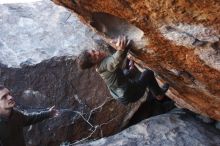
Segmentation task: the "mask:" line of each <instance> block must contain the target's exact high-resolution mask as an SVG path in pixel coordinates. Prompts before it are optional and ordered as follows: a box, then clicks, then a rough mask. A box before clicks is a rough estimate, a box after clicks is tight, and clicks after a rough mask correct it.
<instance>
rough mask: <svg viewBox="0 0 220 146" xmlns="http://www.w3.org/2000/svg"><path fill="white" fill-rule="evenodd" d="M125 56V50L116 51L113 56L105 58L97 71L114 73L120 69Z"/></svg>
mask: <svg viewBox="0 0 220 146" xmlns="http://www.w3.org/2000/svg"><path fill="white" fill-rule="evenodd" d="M126 55H127V50H125V51H116V52H115V53H114V54H113V55H110V56H108V57H106V58H105V59H104V60H103V61H102V62H101V63H100V65H99V66H98V68H97V71H98V72H100V73H101V72H103V71H109V72H114V71H115V70H116V69H117V68H119V67H120V65H121V64H122V62H123V60H124V59H125V57H126Z"/></svg>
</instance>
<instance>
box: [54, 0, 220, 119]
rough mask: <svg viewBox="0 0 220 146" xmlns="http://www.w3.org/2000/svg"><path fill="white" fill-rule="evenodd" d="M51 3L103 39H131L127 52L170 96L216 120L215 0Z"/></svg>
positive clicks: (219, 20) (219, 32) (218, 46)
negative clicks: (70, 12) (161, 82)
mask: <svg viewBox="0 0 220 146" xmlns="http://www.w3.org/2000/svg"><path fill="white" fill-rule="evenodd" d="M53 1H54V2H55V3H57V4H60V5H63V6H65V7H67V8H70V9H72V10H73V11H74V12H76V13H77V14H78V15H79V16H80V18H81V20H82V21H83V22H85V23H87V24H88V25H90V26H92V27H93V28H95V30H97V31H98V32H100V34H102V35H103V38H104V39H106V40H108V38H109V37H110V38H115V37H117V36H119V35H127V36H128V37H129V38H130V39H133V40H134V43H135V48H136V49H135V50H133V51H132V53H131V54H132V55H133V57H135V60H136V61H137V62H139V64H141V65H144V66H145V67H146V66H148V67H150V68H151V69H153V70H154V71H155V72H156V73H158V74H159V76H160V77H161V79H162V80H164V81H166V82H169V83H170V85H171V88H170V89H171V90H170V92H169V96H170V97H171V98H172V99H174V100H175V101H176V102H177V103H178V104H179V105H181V106H182V107H185V108H188V109H190V110H192V111H195V112H197V113H202V114H203V115H208V116H209V117H211V118H214V119H218V120H220V106H219V105H220V80H219V79H220V53H219V52H220V51H219V50H220V40H219V38H220V17H219V15H220V11H219V9H220V1H219V0H202V1H200V0H195V1H191V0H148V1H144V0H138V1H134V0H126V1H125V0H118V1H116V0H102V1H100V0H90V1H87V0H77V1H71V0H53ZM135 26H136V27H135Z"/></svg>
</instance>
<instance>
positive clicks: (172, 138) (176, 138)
mask: <svg viewBox="0 0 220 146" xmlns="http://www.w3.org/2000/svg"><path fill="white" fill-rule="evenodd" d="M119 145H120V146H143V145H145V146H158V145H160V146H182V145H200V146H214V145H216V146H217V145H220V132H219V131H218V130H216V129H215V128H214V126H213V125H208V124H205V123H202V122H201V121H200V120H199V119H197V118H195V115H193V114H191V113H189V112H186V111H183V110H176V111H172V112H170V113H168V114H164V115H159V116H156V117H152V118H149V119H147V120H144V121H142V122H140V123H139V124H137V125H135V126H132V127H130V128H128V129H126V130H124V131H122V132H120V133H118V134H116V135H114V136H110V137H107V138H102V139H100V140H97V141H94V142H88V143H83V144H79V145H77V146H119Z"/></svg>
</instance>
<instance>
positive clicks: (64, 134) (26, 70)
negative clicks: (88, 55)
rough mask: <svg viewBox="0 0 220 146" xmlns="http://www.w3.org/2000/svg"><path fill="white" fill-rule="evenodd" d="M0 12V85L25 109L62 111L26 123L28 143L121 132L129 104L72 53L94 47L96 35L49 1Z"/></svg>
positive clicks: (8, 7)
mask: <svg viewBox="0 0 220 146" xmlns="http://www.w3.org/2000/svg"><path fill="white" fill-rule="evenodd" d="M0 11H1V13H0V50H1V51H0V62H1V63H0V83H1V84H4V85H5V86H6V87H8V88H10V89H12V92H13V96H14V97H15V98H16V101H17V105H18V107H19V108H21V109H25V110H26V111H27V112H31V111H37V110H41V109H45V108H47V107H49V106H52V105H56V107H57V108H58V109H60V110H61V113H62V114H61V117H57V118H55V119H50V120H48V121H45V122H43V123H39V124H37V125H34V126H30V127H28V128H27V129H26V132H25V134H26V143H27V145H28V146H37V145H38V146H46V145H48V146H56V145H59V144H60V143H62V142H64V141H70V142H74V141H77V140H78V141H79V140H83V139H87V138H100V137H102V136H107V135H110V134H113V133H115V132H117V131H119V130H120V127H121V125H122V123H123V121H124V120H125V119H126V116H127V113H129V112H130V111H132V108H131V107H126V108H125V107H124V106H122V105H119V104H117V103H116V102H115V101H114V100H112V99H111V98H110V96H109V93H108V91H107V89H106V86H105V84H104V83H103V82H102V80H101V79H100V77H99V76H98V75H97V74H96V73H95V71H94V70H93V69H92V70H89V71H80V70H79V69H78V67H77V64H76V61H75V57H74V56H73V55H77V54H78V53H79V52H80V51H81V50H83V49H85V48H87V47H88V46H89V47H92V46H96V44H95V42H94V40H96V39H99V37H98V36H97V34H95V33H94V32H93V31H92V30H91V29H89V28H88V27H86V26H84V25H82V23H80V22H79V21H78V19H77V17H75V15H72V14H71V13H70V12H69V11H68V10H66V9H65V8H63V7H60V6H57V5H55V4H54V3H52V2H51V1H49V0H44V1H41V2H37V3H32V4H31V3H29V4H15V5H12V4H10V5H0ZM53 56H56V57H53ZM58 56H69V57H58ZM70 56H71V57H70ZM52 57H53V58H52ZM51 58H52V59H51ZM45 59H48V60H45ZM42 60H44V61H42ZM39 62H40V63H39ZM36 63H39V64H36ZM30 64H32V65H30ZM9 67H19V68H9ZM134 107H135V106H134Z"/></svg>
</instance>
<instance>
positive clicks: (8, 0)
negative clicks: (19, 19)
mask: <svg viewBox="0 0 220 146" xmlns="http://www.w3.org/2000/svg"><path fill="white" fill-rule="evenodd" d="M36 1H41V0H0V4H9V3H29V2H36Z"/></svg>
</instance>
